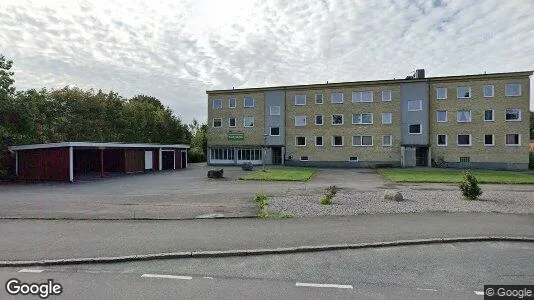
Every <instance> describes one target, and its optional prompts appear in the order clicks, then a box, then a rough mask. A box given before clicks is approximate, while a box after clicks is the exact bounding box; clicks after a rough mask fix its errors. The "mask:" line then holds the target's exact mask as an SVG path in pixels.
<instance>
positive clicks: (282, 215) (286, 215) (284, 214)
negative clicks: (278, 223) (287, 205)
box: [280, 211, 295, 219]
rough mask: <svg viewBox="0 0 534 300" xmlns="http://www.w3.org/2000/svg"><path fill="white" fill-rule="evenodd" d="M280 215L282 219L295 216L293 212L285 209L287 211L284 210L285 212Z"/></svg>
mask: <svg viewBox="0 0 534 300" xmlns="http://www.w3.org/2000/svg"><path fill="white" fill-rule="evenodd" d="M280 217H281V218H282V219H291V218H294V217H295V215H294V214H293V213H290V212H287V211H285V212H283V213H282V214H281V215H280Z"/></svg>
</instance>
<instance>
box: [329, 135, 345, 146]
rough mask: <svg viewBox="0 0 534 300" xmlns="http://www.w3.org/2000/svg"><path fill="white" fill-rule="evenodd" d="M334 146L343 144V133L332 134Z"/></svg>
mask: <svg viewBox="0 0 534 300" xmlns="http://www.w3.org/2000/svg"><path fill="white" fill-rule="evenodd" d="M332 146H334V147H341V146H343V136H341V135H334V136H332Z"/></svg>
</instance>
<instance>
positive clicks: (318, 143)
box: [315, 136, 323, 146]
mask: <svg viewBox="0 0 534 300" xmlns="http://www.w3.org/2000/svg"><path fill="white" fill-rule="evenodd" d="M315 146H323V137H322V136H316V137H315Z"/></svg>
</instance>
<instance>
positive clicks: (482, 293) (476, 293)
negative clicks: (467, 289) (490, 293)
mask: <svg viewBox="0 0 534 300" xmlns="http://www.w3.org/2000/svg"><path fill="white" fill-rule="evenodd" d="M475 295H477V296H484V292H481V291H475Z"/></svg>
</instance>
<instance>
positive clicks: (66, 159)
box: [9, 142, 189, 182]
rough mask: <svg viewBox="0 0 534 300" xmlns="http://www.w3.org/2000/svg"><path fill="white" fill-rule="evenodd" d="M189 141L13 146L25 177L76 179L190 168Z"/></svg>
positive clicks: (20, 174)
mask: <svg viewBox="0 0 534 300" xmlns="http://www.w3.org/2000/svg"><path fill="white" fill-rule="evenodd" d="M187 149H189V145H181V144H179V145H159V144H122V143H90V142H65V143H51V144H33V145H19V146H11V147H9V150H10V151H11V152H12V153H14V155H15V170H16V174H17V176H18V177H19V179H22V180H55V181H70V182H74V181H75V180H76V179H78V178H84V177H95V176H99V177H105V176H106V175H110V174H115V173H126V174H128V173H138V172H150V171H157V170H177V169H184V168H187Z"/></svg>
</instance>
